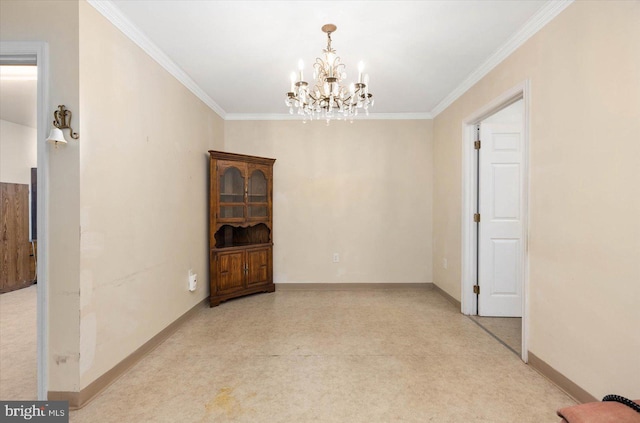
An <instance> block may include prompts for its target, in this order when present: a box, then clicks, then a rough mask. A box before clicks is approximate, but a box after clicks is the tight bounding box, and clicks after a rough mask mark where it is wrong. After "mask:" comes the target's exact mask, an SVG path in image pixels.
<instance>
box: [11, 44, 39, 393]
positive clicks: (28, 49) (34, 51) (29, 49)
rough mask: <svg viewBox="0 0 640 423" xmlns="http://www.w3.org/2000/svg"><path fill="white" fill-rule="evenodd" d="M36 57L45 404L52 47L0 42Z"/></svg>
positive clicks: (20, 53) (20, 52)
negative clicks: (50, 62) (48, 142)
mask: <svg viewBox="0 0 640 423" xmlns="http://www.w3.org/2000/svg"><path fill="white" fill-rule="evenodd" d="M4 55H7V56H13V55H15V56H21V55H25V56H33V55H35V56H36V65H37V67H38V82H37V88H36V90H37V94H36V98H37V116H38V117H37V127H38V128H37V130H36V134H37V137H38V138H37V166H38V180H37V184H38V198H37V201H38V214H37V216H36V219H37V222H38V260H37V270H36V272H37V278H38V285H37V300H36V310H37V311H36V316H37V317H36V333H37V335H36V336H37V341H36V351H37V352H36V355H37V359H36V360H37V364H36V366H37V389H38V393H37V395H38V399H39V400H41V401H45V400H46V399H47V391H48V387H49V380H48V379H49V373H48V371H49V366H48V358H49V318H48V316H49V314H48V313H49V311H48V310H49V262H48V257H49V153H48V149H47V141H46V138H47V131H48V130H49V125H50V124H49V117H50V114H49V45H48V44H47V43H46V42H41V41H0V56H4Z"/></svg>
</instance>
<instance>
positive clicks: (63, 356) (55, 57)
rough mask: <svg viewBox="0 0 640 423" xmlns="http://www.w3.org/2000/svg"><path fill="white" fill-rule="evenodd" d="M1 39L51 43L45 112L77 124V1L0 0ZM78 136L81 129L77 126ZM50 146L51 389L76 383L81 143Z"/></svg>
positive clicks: (68, 388) (69, 387) (66, 388)
mask: <svg viewBox="0 0 640 423" xmlns="http://www.w3.org/2000/svg"><path fill="white" fill-rule="evenodd" d="M0 40H2V41H45V42H47V43H48V45H49V104H47V106H48V112H47V115H48V116H52V115H53V111H54V110H55V108H56V106H57V105H58V104H64V105H66V106H67V109H69V110H71V111H72V112H73V119H74V120H73V122H76V124H75V125H78V117H79V116H81V112H80V110H79V87H78V60H79V56H78V3H77V1H66V0H60V1H48V0H16V1H14V0H2V1H0ZM74 129H75V130H76V131H79V132H80V134H81V135H82V128H79V129H77V128H76V126H74ZM38 148H46V149H47V150H48V154H49V158H48V166H49V173H48V175H46V179H47V180H48V183H49V203H50V204H49V220H48V223H49V227H48V231H49V240H48V242H49V257H48V262H49V272H48V275H46V280H47V282H48V284H49V316H48V317H49V319H48V320H49V340H48V341H49V343H48V346H49V375H48V376H49V390H54V391H76V390H77V389H78V387H79V378H78V357H79V350H78V347H79V335H80V333H79V330H80V328H79V327H78V321H79V310H80V293H79V289H78V288H79V250H80V231H79V229H80V225H79V218H80V172H79V171H80V166H79V143H78V142H75V141H72V142H70V143H69V144H68V145H66V146H64V147H60V148H57V149H55V148H53V146H52V145H50V144H48V143H46V142H45V141H44V140H38Z"/></svg>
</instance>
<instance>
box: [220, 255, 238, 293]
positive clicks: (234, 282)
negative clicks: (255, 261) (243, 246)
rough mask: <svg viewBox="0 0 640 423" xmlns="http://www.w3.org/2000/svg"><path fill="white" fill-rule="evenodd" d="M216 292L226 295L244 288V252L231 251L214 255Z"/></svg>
mask: <svg viewBox="0 0 640 423" xmlns="http://www.w3.org/2000/svg"><path fill="white" fill-rule="evenodd" d="M216 261H217V277H218V283H217V286H218V292H219V293H228V292H233V291H238V290H241V289H243V288H244V273H245V270H244V269H245V252H244V251H231V252H223V253H217V254H216Z"/></svg>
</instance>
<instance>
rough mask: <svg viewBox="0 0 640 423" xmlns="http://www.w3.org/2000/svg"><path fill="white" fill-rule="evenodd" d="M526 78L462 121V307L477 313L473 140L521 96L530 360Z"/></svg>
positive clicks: (525, 323) (525, 332)
mask: <svg viewBox="0 0 640 423" xmlns="http://www.w3.org/2000/svg"><path fill="white" fill-rule="evenodd" d="M530 85H531V84H530V81H529V80H528V79H527V80H525V81H523V82H521V83H519V84H518V85H516V86H515V87H513V88H511V89H509V90H507V91H506V92H504V93H503V94H501V95H500V96H498V97H497V98H495V99H493V100H492V101H490V102H489V103H487V104H485V105H484V106H482V107H481V108H479V109H478V110H476V111H475V112H473V113H471V115H469V116H468V117H467V118H466V119H464V120H463V122H462V185H463V186H462V195H463V197H462V213H461V214H462V254H461V257H462V283H461V284H460V285H461V291H462V292H461V295H460V298H461V311H462V313H463V314H466V315H476V314H478V307H477V302H476V294H474V293H473V286H474V285H475V284H476V281H477V280H478V279H477V258H478V247H477V246H478V244H477V241H478V240H477V231H476V224H475V223H474V221H473V215H474V213H476V212H477V210H476V205H477V183H478V176H477V175H478V173H477V171H478V165H477V161H476V159H475V151H476V150H475V149H474V145H473V143H474V141H475V140H476V138H475V136H476V131H475V127H476V125H477V124H479V123H480V122H481V121H482V120H484V119H486V118H487V117H489V116H491V115H493V114H494V113H496V112H497V111H499V110H501V109H504V108H505V107H507V106H509V105H511V104H513V103H514V102H516V101H518V100H520V99H522V100H523V103H524V116H523V137H522V140H523V143H522V147H523V151H522V166H523V171H522V173H523V178H522V187H521V188H522V193H523V207H522V209H523V210H524V212H523V216H522V245H523V247H524V248H523V249H522V256H521V260H522V266H521V269H522V270H521V271H522V356H521V358H522V361H524V362H525V363H527V362H528V359H529V357H528V344H529V237H528V234H529V192H530V178H529V139H530V136H529V133H530V121H531V119H530V110H531V107H530V103H531V88H530Z"/></svg>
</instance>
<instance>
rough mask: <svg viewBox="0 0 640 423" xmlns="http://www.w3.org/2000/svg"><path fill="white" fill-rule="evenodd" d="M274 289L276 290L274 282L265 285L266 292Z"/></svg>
mask: <svg viewBox="0 0 640 423" xmlns="http://www.w3.org/2000/svg"><path fill="white" fill-rule="evenodd" d="M275 290H276V284H274V283H271V284H269V285H267V292H275Z"/></svg>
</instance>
